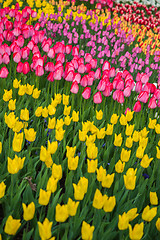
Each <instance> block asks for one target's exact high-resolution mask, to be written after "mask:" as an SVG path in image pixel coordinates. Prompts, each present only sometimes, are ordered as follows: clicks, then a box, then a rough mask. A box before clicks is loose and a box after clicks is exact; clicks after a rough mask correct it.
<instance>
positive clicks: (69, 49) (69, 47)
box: [65, 45, 72, 54]
mask: <svg viewBox="0 0 160 240" xmlns="http://www.w3.org/2000/svg"><path fill="white" fill-rule="evenodd" d="M71 50H72V45H66V49H65V52H66V54H70V53H71Z"/></svg>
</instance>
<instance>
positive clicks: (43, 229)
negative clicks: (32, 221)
mask: <svg viewBox="0 0 160 240" xmlns="http://www.w3.org/2000/svg"><path fill="white" fill-rule="evenodd" d="M37 223H38V230H39V235H40V237H41V239H42V240H44V239H49V238H50V237H51V236H52V233H51V228H52V224H53V223H52V222H50V221H49V220H48V219H47V218H45V219H44V221H43V223H41V222H37Z"/></svg>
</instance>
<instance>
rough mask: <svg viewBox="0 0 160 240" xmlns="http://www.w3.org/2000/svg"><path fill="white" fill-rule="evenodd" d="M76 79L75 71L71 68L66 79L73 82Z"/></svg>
mask: <svg viewBox="0 0 160 240" xmlns="http://www.w3.org/2000/svg"><path fill="white" fill-rule="evenodd" d="M73 79H74V71H73V70H71V71H69V72H68V73H67V75H66V77H65V80H66V81H68V82H72V81H73Z"/></svg>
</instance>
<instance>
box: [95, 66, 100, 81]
mask: <svg viewBox="0 0 160 240" xmlns="http://www.w3.org/2000/svg"><path fill="white" fill-rule="evenodd" d="M100 77H101V69H100V68H97V70H96V71H95V74H94V79H100Z"/></svg>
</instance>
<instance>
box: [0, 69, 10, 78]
mask: <svg viewBox="0 0 160 240" xmlns="http://www.w3.org/2000/svg"><path fill="white" fill-rule="evenodd" d="M8 73H9V72H8V69H7V68H6V67H2V68H1V70H0V78H6V77H7V76H8Z"/></svg>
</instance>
